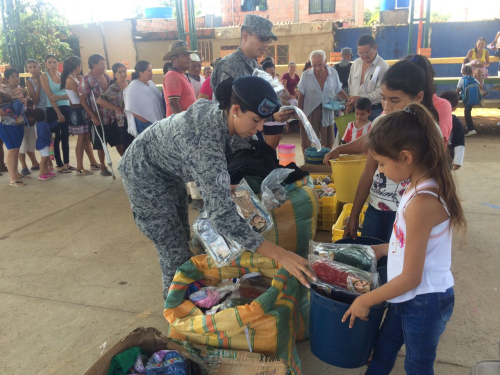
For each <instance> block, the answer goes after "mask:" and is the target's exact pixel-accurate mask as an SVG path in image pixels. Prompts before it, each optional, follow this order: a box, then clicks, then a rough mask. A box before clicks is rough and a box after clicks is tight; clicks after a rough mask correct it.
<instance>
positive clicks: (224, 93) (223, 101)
mask: <svg viewBox="0 0 500 375" xmlns="http://www.w3.org/2000/svg"><path fill="white" fill-rule="evenodd" d="M233 81H234V80H233V79H232V78H226V79H225V80H224V81H222V82H221V83H219V84H218V85H217V87H216V88H215V98H216V99H217V101H218V102H219V109H222V110H223V111H229V109H230V108H231V106H233V105H239V106H240V108H241V111H242V112H243V113H245V112H247V111H248V106H247V105H246V104H245V103H244V102H243V100H241V98H240V97H239V96H238V95H237V94H236V92H235V91H234V90H233Z"/></svg>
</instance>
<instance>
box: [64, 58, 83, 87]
mask: <svg viewBox="0 0 500 375" xmlns="http://www.w3.org/2000/svg"><path fill="white" fill-rule="evenodd" d="M81 65H82V60H81V59H80V58H79V57H78V56H70V57H68V58H67V59H66V60H64V63H63V71H62V73H61V90H64V89H65V88H66V79H68V76H69V74H70V73H71V72H72V71H73V70H75V69H76V68H78V67H79V66H81Z"/></svg>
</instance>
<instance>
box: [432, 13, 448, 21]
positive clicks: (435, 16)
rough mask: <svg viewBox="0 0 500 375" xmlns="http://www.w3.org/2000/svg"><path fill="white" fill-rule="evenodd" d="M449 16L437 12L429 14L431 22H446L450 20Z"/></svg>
mask: <svg viewBox="0 0 500 375" xmlns="http://www.w3.org/2000/svg"><path fill="white" fill-rule="evenodd" d="M450 17H451V14H443V13H439V12H432V13H431V22H446V21H448V20H449V19H450Z"/></svg>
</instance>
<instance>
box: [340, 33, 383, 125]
mask: <svg viewBox="0 0 500 375" xmlns="http://www.w3.org/2000/svg"><path fill="white" fill-rule="evenodd" d="M357 47H358V56H359V58H357V59H356V61H354V63H353V64H352V66H351V72H350V73H349V95H351V97H350V98H349V101H348V102H347V106H349V107H351V108H352V107H354V105H355V104H356V102H357V101H358V99H359V98H361V97H363V98H368V99H370V100H371V102H372V114H371V115H370V117H368V119H369V120H370V121H373V120H374V119H375V118H377V117H378V116H380V114H381V113H382V110H383V108H382V80H383V78H384V75H385V72H387V70H388V69H389V64H387V63H386V62H385V60H384V59H383V58H382V57H380V55H379V54H378V52H377V51H378V45H377V43H376V42H375V39H374V38H373V37H372V36H371V35H361V36H360V37H359V38H358V42H357Z"/></svg>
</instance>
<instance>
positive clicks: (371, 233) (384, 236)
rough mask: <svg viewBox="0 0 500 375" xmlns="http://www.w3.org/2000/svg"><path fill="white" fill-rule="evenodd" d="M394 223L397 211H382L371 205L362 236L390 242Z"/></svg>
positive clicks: (366, 215) (366, 214)
mask: <svg viewBox="0 0 500 375" xmlns="http://www.w3.org/2000/svg"><path fill="white" fill-rule="evenodd" d="M394 221H396V211H380V210H377V209H376V208H374V207H373V206H372V205H371V204H369V205H368V209H367V210H366V213H365V221H364V222H363V228H362V229H361V235H362V236H368V237H373V238H378V239H379V240H382V241H385V242H389V241H390V240H391V234H392V226H393V225H394Z"/></svg>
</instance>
